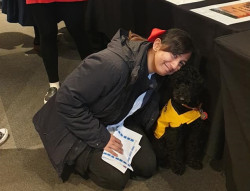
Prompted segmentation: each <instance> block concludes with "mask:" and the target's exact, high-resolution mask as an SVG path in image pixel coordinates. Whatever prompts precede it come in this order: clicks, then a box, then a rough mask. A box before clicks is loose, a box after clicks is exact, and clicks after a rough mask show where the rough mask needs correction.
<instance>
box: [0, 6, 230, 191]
mask: <svg viewBox="0 0 250 191" xmlns="http://www.w3.org/2000/svg"><path fill="white" fill-rule="evenodd" d="M0 12H1V10H0ZM59 28H61V29H62V31H64V30H63V28H64V25H63V23H60V24H59ZM33 37H34V33H33V28H32V27H22V26H20V25H19V24H15V23H14V24H13V23H8V22H6V15H3V14H1V13H0V127H5V128H7V129H8V130H9V133H10V135H9V138H8V140H7V141H6V142H5V144H3V145H1V146H0V190H1V191H37V190H41V191H50V190H71V191H75V190H84V191H93V190H104V189H102V188H100V187H98V186H96V185H95V184H94V183H93V182H91V181H90V180H83V179H82V178H81V177H80V176H78V175H75V174H72V175H71V176H70V178H69V180H68V181H67V182H65V183H63V182H62V181H61V180H60V179H59V178H58V177H57V174H56V172H55V170H54V169H53V167H52V165H51V164H50V162H49V160H48V157H47V154H46V152H45V150H44V148H43V146H42V144H41V141H40V138H39V137H38V134H37V133H36V131H35V129H34V127H33V124H32V121H31V120H32V117H33V115H34V114H35V112H36V111H37V110H38V109H39V108H40V107H41V106H42V105H43V96H44V94H45V92H46V90H47V88H48V83H47V77H46V74H45V69H44V66H43V64H42V59H41V57H40V56H39V55H37V54H36V52H35V51H34V50H33V44H32V43H33ZM67 39H68V36H66V33H62V34H60V35H59V40H58V46H59V55H60V56H59V70H60V78H61V80H63V79H65V77H66V76H67V75H68V74H69V73H70V72H71V71H72V70H73V69H74V68H75V67H76V66H77V65H78V64H79V63H80V57H79V56H78V53H77V52H76V50H75V47H74V44H73V43H72V42H70V41H68V40H67ZM204 166H205V167H204V169H203V170H200V171H195V170H193V169H190V168H187V171H186V173H185V174H184V175H183V176H177V175H175V174H173V173H172V172H171V171H170V170H166V169H161V170H159V172H158V173H157V174H156V175H154V176H153V177H152V178H150V179H148V180H146V181H132V180H131V181H130V182H129V183H128V185H127V187H126V188H125V190H126V191H132V190H136V191H140V190H142V191H153V190H157V191H226V188H225V178H224V176H223V174H222V173H219V172H216V171H213V170H212V169H211V168H210V166H209V165H208V164H207V163H205V165H204Z"/></svg>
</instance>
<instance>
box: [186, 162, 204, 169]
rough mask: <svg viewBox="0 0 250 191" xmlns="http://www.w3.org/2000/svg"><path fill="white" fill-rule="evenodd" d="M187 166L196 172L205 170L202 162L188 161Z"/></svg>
mask: <svg viewBox="0 0 250 191" xmlns="http://www.w3.org/2000/svg"><path fill="white" fill-rule="evenodd" d="M187 165H188V166H189V167H190V168H192V169H194V170H201V169H202V168H203V164H202V162H201V161H194V160H193V161H188V162H187Z"/></svg>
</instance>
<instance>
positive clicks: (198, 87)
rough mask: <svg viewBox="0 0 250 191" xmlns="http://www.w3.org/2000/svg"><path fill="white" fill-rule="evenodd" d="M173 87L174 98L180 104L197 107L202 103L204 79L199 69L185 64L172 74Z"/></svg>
mask: <svg viewBox="0 0 250 191" xmlns="http://www.w3.org/2000/svg"><path fill="white" fill-rule="evenodd" d="M170 80H171V86H172V89H173V93H172V99H173V100H174V101H175V102H177V103H179V104H186V105H188V106H190V107H197V106H198V105H199V104H200V103H201V93H202V91H203V90H204V83H203V82H204V80H203V78H202V76H201V74H200V73H199V71H198V69H196V68H195V67H193V66H188V65H187V66H185V67H183V68H182V69H181V70H179V71H178V72H176V73H174V74H173V75H171V76H170Z"/></svg>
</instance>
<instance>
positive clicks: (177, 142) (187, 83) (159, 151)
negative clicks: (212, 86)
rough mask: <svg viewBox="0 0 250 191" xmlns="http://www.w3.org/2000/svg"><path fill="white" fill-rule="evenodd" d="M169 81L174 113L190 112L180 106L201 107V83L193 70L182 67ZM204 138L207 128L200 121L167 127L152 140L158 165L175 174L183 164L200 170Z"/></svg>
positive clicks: (179, 173)
mask: <svg viewBox="0 0 250 191" xmlns="http://www.w3.org/2000/svg"><path fill="white" fill-rule="evenodd" d="M169 79H170V82H171V86H172V94H171V95H172V96H171V101H172V105H173V107H174V108H175V110H176V111H177V113H178V114H182V113H184V112H187V111H188V110H190V109H188V108H186V107H184V106H183V105H182V104H186V105H188V106H189V107H192V108H196V107H198V106H199V105H200V104H201V102H202V93H203V89H204V87H203V86H204V80H203V78H202V76H201V75H200V73H199V71H198V70H197V69H196V68H194V67H192V66H185V67H183V68H182V69H181V70H180V71H178V72H176V73H175V74H173V75H172V76H170V77H169ZM166 91H169V89H167V90H166ZM167 101H168V100H165V103H167ZM207 137H208V127H207V124H206V121H205V120H202V119H201V118H198V119H197V120H195V121H194V122H192V123H190V124H188V125H187V124H182V125H180V126H179V127H177V128H171V127H167V128H166V130H165V134H164V135H163V136H162V137H161V138H160V139H156V138H153V140H152V144H153V148H154V150H155V153H156V156H157V161H158V164H159V166H161V167H164V168H171V170H172V171H173V172H174V173H175V174H177V175H182V174H183V173H184V171H185V166H186V165H188V166H190V167H192V168H194V169H201V168H202V159H203V156H204V150H205V146H206V140H207Z"/></svg>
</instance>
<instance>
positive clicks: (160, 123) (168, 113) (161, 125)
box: [154, 99, 201, 139]
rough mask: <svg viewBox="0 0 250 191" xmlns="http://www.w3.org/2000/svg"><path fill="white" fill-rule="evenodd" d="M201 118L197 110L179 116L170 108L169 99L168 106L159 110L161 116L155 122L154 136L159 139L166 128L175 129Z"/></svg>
mask: <svg viewBox="0 0 250 191" xmlns="http://www.w3.org/2000/svg"><path fill="white" fill-rule="evenodd" d="M199 117H201V114H200V112H199V111H197V110H190V111H187V112H185V113H183V114H181V115H179V114H178V113H177V112H176V111H175V109H174V107H173V106H172V103H171V99H170V100H169V101H168V104H167V105H166V106H165V107H164V108H163V109H162V110H161V115H160V117H159V118H158V120H157V126H156V129H155V132H154V136H155V137H156V138H157V139H160V138H161V136H162V135H164V133H165V129H166V127H172V128H176V127H179V126H180V125H181V124H185V123H186V124H189V123H192V122H193V121H195V120H196V119H198V118H199Z"/></svg>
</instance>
